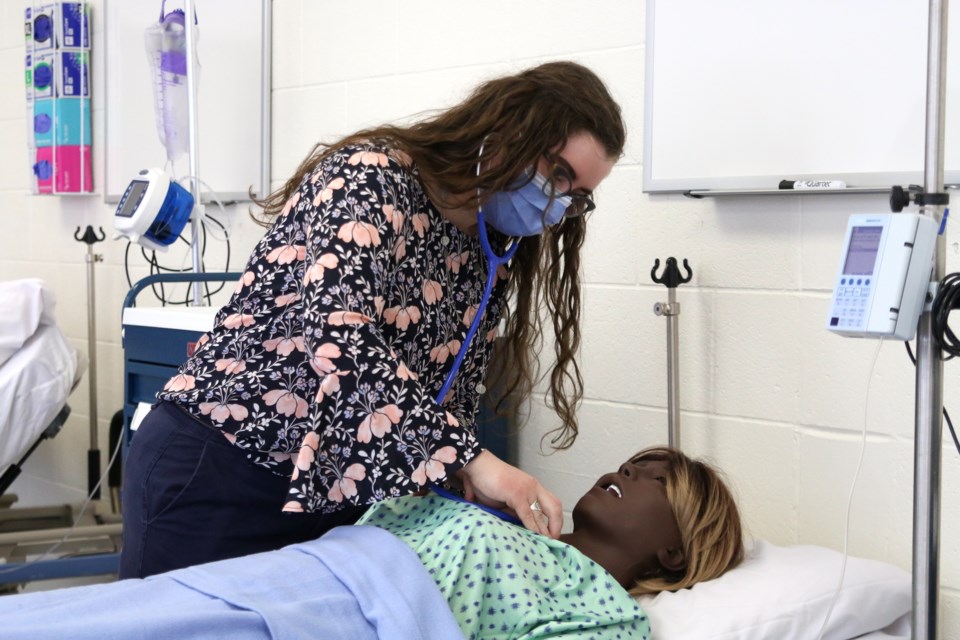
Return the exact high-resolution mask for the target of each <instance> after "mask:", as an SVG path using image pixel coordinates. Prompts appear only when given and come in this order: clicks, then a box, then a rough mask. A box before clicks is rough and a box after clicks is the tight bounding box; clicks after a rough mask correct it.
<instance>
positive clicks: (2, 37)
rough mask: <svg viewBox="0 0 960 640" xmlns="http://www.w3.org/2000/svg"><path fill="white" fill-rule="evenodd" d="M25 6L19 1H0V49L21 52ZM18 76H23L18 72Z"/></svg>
mask: <svg viewBox="0 0 960 640" xmlns="http://www.w3.org/2000/svg"><path fill="white" fill-rule="evenodd" d="M25 7H26V5H25V4H24V3H21V2H0V49H19V50H20V51H21V52H23V50H24V46H23V20H24V16H23V10H24V8H25ZM21 57H22V56H21ZM22 62H23V61H22V60H21V63H22ZM18 77H21V78H22V77H23V76H20V75H19V74H18Z"/></svg>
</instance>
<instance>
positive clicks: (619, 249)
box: [581, 165, 653, 285]
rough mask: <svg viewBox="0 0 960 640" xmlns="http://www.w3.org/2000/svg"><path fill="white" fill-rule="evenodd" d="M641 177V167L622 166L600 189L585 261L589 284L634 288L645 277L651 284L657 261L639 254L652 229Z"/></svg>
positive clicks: (617, 168) (590, 223) (583, 260)
mask: <svg viewBox="0 0 960 640" xmlns="http://www.w3.org/2000/svg"><path fill="white" fill-rule="evenodd" d="M640 177H641V173H640V170H639V168H638V167H621V166H619V165H618V166H615V167H614V169H613V171H612V172H611V173H610V176H609V177H608V178H607V179H606V180H604V181H603V183H602V184H601V185H600V187H599V188H598V189H597V191H596V194H595V196H596V201H597V211H596V212H595V213H593V214H592V215H591V216H590V218H589V221H588V223H587V224H588V227H587V239H586V242H585V243H584V247H583V253H582V258H581V264H582V265H583V274H584V275H583V278H584V281H585V282H590V283H603V284H622V285H630V284H634V283H636V282H638V281H640V282H642V281H643V275H644V274H645V273H646V274H648V275H647V281H649V271H650V268H651V267H652V266H653V260H652V259H650V260H647V259H646V258H647V256H644V255H643V254H642V253H641V252H640V251H638V250H637V248H638V244H639V239H640V238H642V237H643V235H644V231H645V228H646V227H647V226H649V224H648V221H646V220H644V218H643V215H642V214H641V212H640V201H641V199H642V198H643V194H642V193H641V192H640ZM647 262H649V264H647Z"/></svg>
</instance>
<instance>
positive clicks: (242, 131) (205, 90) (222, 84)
mask: <svg viewBox="0 0 960 640" xmlns="http://www.w3.org/2000/svg"><path fill="white" fill-rule="evenodd" d="M105 5H106V6H105V8H104V11H105V38H104V41H105V51H103V52H102V53H99V52H98V55H102V56H103V57H104V64H105V68H106V85H105V89H106V113H105V128H106V135H105V138H106V156H105V157H106V160H105V164H106V167H105V173H106V187H105V190H104V199H105V200H106V201H107V202H118V201H119V200H120V197H121V196H122V195H123V192H124V190H125V189H126V188H127V185H128V184H129V183H130V180H131V179H132V178H133V177H134V176H135V175H136V174H137V172H138V171H139V170H140V169H145V168H150V167H158V168H160V167H163V166H164V165H165V164H166V160H167V156H166V151H165V149H164V147H163V144H162V143H161V142H160V137H159V135H158V133H157V125H156V119H155V116H154V106H153V88H152V84H151V75H150V68H149V66H148V58H147V53H146V49H145V45H144V31H145V29H146V28H147V27H148V26H149V25H151V24H154V23H156V21H157V20H158V19H159V14H160V0H156V1H152V0H149V1H147V0H136V1H135V2H133V1H130V0H106V2H105ZM194 7H195V8H196V14H197V20H198V29H199V36H198V38H197V44H196V51H197V58H198V60H199V63H200V72H199V74H198V76H197V78H198V88H197V133H198V144H199V153H198V158H197V162H198V169H197V174H198V176H199V178H200V180H202V181H203V182H205V183H206V184H207V185H208V186H209V189H210V190H212V191H213V192H215V193H216V196H217V197H218V198H219V199H220V200H221V201H235V200H249V197H248V195H247V190H248V189H250V188H252V189H253V191H254V193H255V194H257V195H263V194H265V193H268V192H269V187H270V0H195V1H194ZM178 8H183V2H182V1H177V0H168V2H167V3H166V9H167V11H170V10H171V9H178ZM170 173H171V174H172V175H173V177H175V178H178V179H179V178H182V177H185V176H188V175H189V173H190V163H189V158H188V157H187V156H184V157H183V158H181V159H179V160H178V161H177V163H176V165H175V166H174V167H172V169H171V171H170ZM184 184H185V186H187V185H189V183H186V182H185V183H184ZM188 188H189V186H188ZM202 190H203V195H204V200H207V199H209V198H210V193H209V191H208V190H207V188H206V187H204V188H203V189H202Z"/></svg>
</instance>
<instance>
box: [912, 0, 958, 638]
mask: <svg viewBox="0 0 960 640" xmlns="http://www.w3.org/2000/svg"><path fill="white" fill-rule="evenodd" d="M948 5H949V1H948V0H930V15H929V22H928V28H927V99H926V143H925V147H924V174H923V188H924V192H925V193H926V194H942V193H944V190H943V130H944V104H945V95H944V94H945V85H946V83H945V79H946V61H947V12H948ZM943 209H944V205H943V204H940V203H938V204H933V205H931V204H922V205H921V207H920V213H921V214H922V215H929V216H932V217H933V218H934V220H937V221H938V222H939V221H940V220H941V219H942V217H943ZM945 247H946V241H945V238H944V236H943V235H942V234H941V235H939V236H937V245H936V251H935V254H934V267H933V281H934V282H940V280H942V279H943V276H944V271H945V267H946V259H945V253H944V250H945ZM915 402H916V404H915V432H914V471H913V613H912V617H911V623H912V629H913V638H914V639H915V640H935V639H936V638H937V637H938V636H937V608H938V602H937V600H938V596H939V583H940V580H939V576H940V552H939V547H940V463H941V459H940V456H941V442H942V434H943V421H942V419H941V416H942V415H943V361H942V360H941V358H940V352H939V348H937V346H936V345H935V343H934V340H933V322H932V314H931V312H930V310H929V309H927V310H925V311H924V312H923V314H922V315H921V316H920V323H919V325H918V327H917V374H916V401H915Z"/></svg>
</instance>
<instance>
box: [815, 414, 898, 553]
mask: <svg viewBox="0 0 960 640" xmlns="http://www.w3.org/2000/svg"><path fill="white" fill-rule="evenodd" d="M912 449H913V447H912V445H911V444H910V443H906V442H897V441H894V440H890V439H887V438H884V439H880V440H878V439H876V438H872V437H871V438H868V440H867V449H866V453H865V456H864V459H863V469H862V471H861V475H860V478H859V479H858V481H857V491H856V493H855V494H854V500H853V507H852V511H851V515H850V530H849V552H850V554H851V555H855V556H861V557H867V558H873V559H876V560H883V561H885V562H890V563H892V564H896V565H898V566H900V567H903V568H906V569H908V570H909V567H910V551H911V544H912V542H911V540H912V537H911V531H912V521H913V520H912V518H913V516H912V504H913V500H912V496H913V493H912V487H913V464H912V461H913V454H912ZM859 451H860V439H859V437H858V436H855V435H853V434H850V435H842V436H841V435H837V434H828V433H822V432H810V431H805V432H803V433H801V435H800V461H801V469H800V474H799V480H800V494H799V496H800V499H799V503H798V505H797V509H798V514H799V527H798V542H800V543H804V544H818V545H823V546H827V547H831V548H833V549H836V550H842V549H843V537H844V530H845V517H846V510H847V501H848V499H849V495H850V487H851V484H852V482H853V479H854V472H855V470H856V468H857V459H858V456H859Z"/></svg>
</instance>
